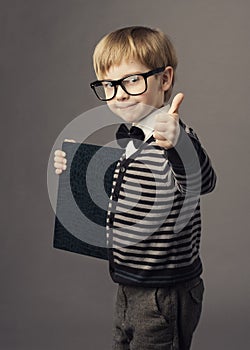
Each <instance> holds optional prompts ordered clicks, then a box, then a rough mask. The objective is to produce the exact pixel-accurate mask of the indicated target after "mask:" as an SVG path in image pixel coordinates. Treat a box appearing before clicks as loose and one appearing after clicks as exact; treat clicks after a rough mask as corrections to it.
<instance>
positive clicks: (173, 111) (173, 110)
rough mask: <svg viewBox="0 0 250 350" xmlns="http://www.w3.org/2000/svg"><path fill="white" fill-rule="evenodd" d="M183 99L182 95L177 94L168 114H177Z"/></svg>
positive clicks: (180, 93)
mask: <svg viewBox="0 0 250 350" xmlns="http://www.w3.org/2000/svg"><path fill="white" fill-rule="evenodd" d="M183 99H184V94H183V93H182V92H179V93H178V94H177V95H176V96H175V97H174V99H173V101H172V104H171V107H170V108H169V110H168V114H178V110H179V107H180V105H181V103H182V101H183Z"/></svg>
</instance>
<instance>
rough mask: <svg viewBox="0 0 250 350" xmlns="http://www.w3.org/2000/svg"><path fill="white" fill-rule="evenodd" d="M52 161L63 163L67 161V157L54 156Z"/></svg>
mask: <svg viewBox="0 0 250 350" xmlns="http://www.w3.org/2000/svg"><path fill="white" fill-rule="evenodd" d="M54 161H55V162H58V163H63V164H66V163H67V159H66V158H64V157H54Z"/></svg>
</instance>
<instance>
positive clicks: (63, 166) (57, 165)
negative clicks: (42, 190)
mask: <svg viewBox="0 0 250 350" xmlns="http://www.w3.org/2000/svg"><path fill="white" fill-rule="evenodd" d="M54 167H55V168H57V169H62V170H66V168H67V165H66V164H62V163H57V162H55V163H54Z"/></svg>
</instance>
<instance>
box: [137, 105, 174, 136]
mask: <svg viewBox="0 0 250 350" xmlns="http://www.w3.org/2000/svg"><path fill="white" fill-rule="evenodd" d="M169 108H170V105H169V104H168V105H164V106H162V107H161V108H158V109H157V110H155V111H154V112H152V113H150V114H149V115H148V116H146V117H144V118H143V119H141V120H140V121H139V122H138V123H133V124H132V126H137V127H138V128H141V129H142V131H143V132H144V134H145V141H146V140H147V139H148V138H149V137H150V136H151V135H152V134H153V131H154V125H155V115H156V114H157V113H159V111H163V110H164V111H165V112H168V110H169Z"/></svg>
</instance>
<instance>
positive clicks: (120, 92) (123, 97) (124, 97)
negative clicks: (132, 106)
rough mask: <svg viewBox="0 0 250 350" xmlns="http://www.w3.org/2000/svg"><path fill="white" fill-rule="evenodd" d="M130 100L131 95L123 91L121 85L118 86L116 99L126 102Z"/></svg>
mask: <svg viewBox="0 0 250 350" xmlns="http://www.w3.org/2000/svg"><path fill="white" fill-rule="evenodd" d="M128 98H129V94H127V93H126V91H124V90H123V88H122V87H121V85H118V86H117V91H116V99H117V100H119V101H124V100H127V99H128Z"/></svg>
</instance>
